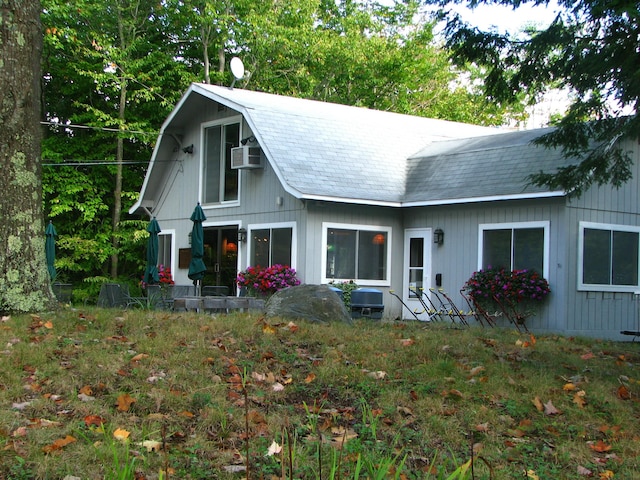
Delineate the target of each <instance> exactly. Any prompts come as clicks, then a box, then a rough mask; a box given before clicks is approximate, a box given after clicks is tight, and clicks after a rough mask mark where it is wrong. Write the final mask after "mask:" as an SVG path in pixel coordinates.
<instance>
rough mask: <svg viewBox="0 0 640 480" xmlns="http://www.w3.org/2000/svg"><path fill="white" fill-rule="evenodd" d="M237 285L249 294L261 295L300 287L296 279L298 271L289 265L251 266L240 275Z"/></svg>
mask: <svg viewBox="0 0 640 480" xmlns="http://www.w3.org/2000/svg"><path fill="white" fill-rule="evenodd" d="M236 283H237V284H238V286H239V287H246V288H247V289H248V290H249V292H254V293H256V294H259V295H271V294H273V293H275V292H277V291H278V290H282V289H284V288H287V287H293V286H295V285H300V280H298V279H297V278H296V271H295V270H294V269H293V268H291V267H290V266H288V265H280V264H276V265H271V266H270V267H267V268H262V267H260V266H255V267H252V266H249V267H247V269H246V270H244V271H242V272H240V273H238V276H237V277H236Z"/></svg>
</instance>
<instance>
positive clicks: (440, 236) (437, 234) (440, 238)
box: [433, 228, 444, 245]
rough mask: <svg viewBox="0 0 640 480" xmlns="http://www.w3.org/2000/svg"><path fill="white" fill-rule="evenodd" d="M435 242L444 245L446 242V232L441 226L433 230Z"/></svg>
mask: <svg viewBox="0 0 640 480" xmlns="http://www.w3.org/2000/svg"><path fill="white" fill-rule="evenodd" d="M433 243H435V244H437V245H442V244H443V243H444V232H443V231H442V229H441V228H436V230H435V231H434V232H433Z"/></svg>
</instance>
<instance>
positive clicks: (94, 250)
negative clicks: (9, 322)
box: [42, 0, 522, 301]
mask: <svg viewBox="0 0 640 480" xmlns="http://www.w3.org/2000/svg"><path fill="white" fill-rule="evenodd" d="M42 7H43V13H42V22H43V27H44V51H43V69H44V77H43V89H44V91H43V99H44V119H45V120H47V121H50V122H52V124H51V125H48V126H46V128H45V129H44V138H43V145H42V146H43V150H42V152H43V153H42V158H43V163H44V166H43V184H44V210H45V214H46V216H47V217H48V218H51V219H52V220H53V221H54V222H55V224H56V227H57V230H58V234H59V237H58V255H57V258H56V267H57V269H58V272H59V275H60V278H61V279H63V280H65V281H67V282H72V283H74V284H78V283H81V282H82V280H83V279H84V278H85V277H93V276H111V277H115V276H127V277H129V276H137V272H140V271H141V270H142V267H143V265H144V254H143V252H144V246H145V243H144V240H145V238H146V232H145V230H144V227H145V224H144V221H142V220H138V219H130V217H128V216H127V213H126V212H127V210H128V208H129V207H130V206H131V205H132V204H133V202H134V201H135V199H136V198H137V194H138V192H139V190H140V188H141V184H142V180H143V178H144V175H145V171H146V166H147V162H148V160H149V158H150V156H151V153H152V149H153V146H154V141H155V140H156V137H157V131H158V129H159V127H160V125H161V124H162V122H163V121H164V120H165V118H166V116H167V115H168V113H169V112H170V110H171V109H172V108H173V106H174V105H175V104H176V103H177V101H178V100H179V98H180V96H181V95H182V93H183V92H184V90H185V89H186V88H187V87H188V86H189V84H190V83H191V82H194V81H203V80H204V81H206V82H211V83H219V84H229V83H230V82H231V78H230V74H229V72H228V63H229V61H230V59H231V57H233V56H236V55H237V56H240V57H242V59H243V61H244V62H245V65H246V67H247V71H248V72H249V73H248V75H247V77H246V79H244V80H242V81H241V82H239V86H242V87H244V88H249V89H253V90H261V91H267V92H272V93H278V94H285V95H292V96H297V97H305V98H313V99H318V100H324V101H331V102H339V103H344V104H350V105H358V106H363V107H368V108H376V109H381V110H390V111H395V112H400V113H410V114H416V115H423V116H430V117H435V118H443V119H449V120H458V121H466V122H472V123H482V124H487V125H497V124H501V123H503V122H504V121H505V119H507V118H511V117H513V116H519V115H520V113H521V111H522V109H521V108H520V107H519V106H515V107H513V106H505V105H502V104H496V103H490V102H487V101H486V99H485V98H484V96H483V94H482V92H481V91H480V90H478V88H477V87H475V86H474V84H475V82H474V81H473V80H474V79H475V78H477V77H478V75H481V73H482V72H480V71H478V70H477V69H472V68H467V67H465V68H460V69H455V70H454V69H452V68H451V64H450V62H449V58H448V52H447V51H446V50H445V49H443V48H442V47H441V46H440V45H439V44H438V42H437V41H436V40H435V39H434V35H433V28H434V24H433V22H431V21H427V19H426V18H425V17H424V16H423V12H421V10H420V3H419V2H417V1H415V0H412V1H408V2H398V3H397V4H394V5H392V6H389V5H386V6H384V5H378V4H377V3H375V2H352V1H339V2H332V1H317V0H294V1H289V2H275V1H267V2H264V1H257V0H238V1H234V2H229V1H219V2H218V1H216V2H214V1H212V0H187V1H178V0H169V1H167V2H162V3H158V2H157V1H154V0H142V1H140V2H135V3H134V4H132V3H131V2H127V1H124V0H108V1H105V2H91V1H88V0H71V1H61V0H43V2H42ZM416 19H419V21H417V22H416ZM461 76H464V77H465V78H466V77H469V78H470V79H471V81H469V82H466V81H464V82H462V81H459V82H456V80H457V79H459V78H461ZM452 85H457V86H452ZM119 159H120V160H122V161H123V162H124V164H121V165H116V163H115V162H116V160H119ZM120 187H121V188H120ZM118 212H120V213H118ZM116 256H117V258H118V271H117V272H113V271H112V269H111V268H110V262H111V261H112V259H113V258H114V257H116ZM345 293H347V296H346V297H345V299H346V300H347V301H348V292H345Z"/></svg>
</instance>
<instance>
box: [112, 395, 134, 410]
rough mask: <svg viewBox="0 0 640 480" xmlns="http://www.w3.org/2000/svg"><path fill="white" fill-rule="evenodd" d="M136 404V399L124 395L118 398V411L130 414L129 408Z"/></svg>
mask: <svg viewBox="0 0 640 480" xmlns="http://www.w3.org/2000/svg"><path fill="white" fill-rule="evenodd" d="M135 402H136V399H135V398H133V397H132V396H131V395H129V394H128V393H123V394H122V395H120V396H119V397H118V400H117V405H118V411H120V412H128V411H129V407H131V405H132V404H133V403H135Z"/></svg>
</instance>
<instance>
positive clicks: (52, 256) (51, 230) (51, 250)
mask: <svg viewBox="0 0 640 480" xmlns="http://www.w3.org/2000/svg"><path fill="white" fill-rule="evenodd" d="M44 235H45V237H46V240H45V243H44V250H45V254H46V256H47V270H49V277H51V281H52V282H53V281H54V280H55V279H56V276H57V275H58V274H57V272H56V267H55V265H54V263H55V261H56V238H55V237H57V236H58V232H56V227H54V226H53V222H52V221H51V220H49V225H47V229H46V230H45V231H44Z"/></svg>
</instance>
